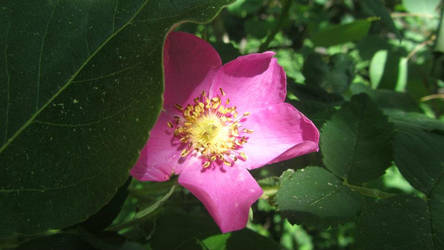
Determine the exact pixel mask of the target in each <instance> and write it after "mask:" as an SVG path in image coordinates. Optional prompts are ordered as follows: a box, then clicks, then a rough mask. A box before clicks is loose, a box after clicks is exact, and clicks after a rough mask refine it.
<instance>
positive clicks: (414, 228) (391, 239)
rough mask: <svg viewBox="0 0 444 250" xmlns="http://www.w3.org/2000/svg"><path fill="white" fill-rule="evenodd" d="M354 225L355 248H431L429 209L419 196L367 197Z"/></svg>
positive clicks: (408, 249) (402, 249)
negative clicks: (355, 229)
mask: <svg viewBox="0 0 444 250" xmlns="http://www.w3.org/2000/svg"><path fill="white" fill-rule="evenodd" d="M357 228H358V233H357V238H356V243H357V249H393V250H395V249H396V250H404V249H405V250H410V249H434V248H433V241H432V232H431V230H430V228H431V227H430V213H429V212H428V208H427V204H426V203H425V202H424V201H423V200H421V199H419V198H414V197H404V196H396V197H393V198H389V199H382V200H379V201H375V202H370V201H369V204H367V206H365V209H364V211H363V212H362V214H361V215H360V217H359V220H358V225H357ZM436 249H438V248H436Z"/></svg>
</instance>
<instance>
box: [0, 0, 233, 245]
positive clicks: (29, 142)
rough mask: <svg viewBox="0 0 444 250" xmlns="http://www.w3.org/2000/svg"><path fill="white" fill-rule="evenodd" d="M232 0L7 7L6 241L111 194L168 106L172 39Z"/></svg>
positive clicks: (2, 208)
mask: <svg viewBox="0 0 444 250" xmlns="http://www.w3.org/2000/svg"><path fill="white" fill-rule="evenodd" d="M229 2H230V0H213V1H202V0H186V1H163V0H150V1H148V0H146V1H144V0H128V1H117V0H116V1H67V0H54V1H6V2H5V1H2V3H1V4H0V23H1V24H2V25H0V28H1V30H0V32H1V33H2V34H4V35H2V39H1V40H0V47H1V48H2V51H5V55H4V56H2V58H4V60H2V61H1V63H0V67H1V69H0V90H1V92H0V100H1V101H0V103H1V104H0V117H1V118H0V119H1V122H0V162H1V170H0V171H1V172H0V221H1V222H2V223H1V226H0V238H2V237H9V236H11V234H14V233H18V234H31V233H37V232H41V231H45V230H47V229H48V228H61V227H66V226H69V225H72V224H75V223H78V222H80V221H82V220H85V219H86V218H88V216H90V215H92V214H94V213H96V212H97V211H98V210H99V209H100V208H101V207H102V206H103V205H105V204H106V203H107V202H108V201H109V200H110V199H111V198H112V197H113V195H114V193H115V192H116V190H117V189H118V187H119V186H121V185H122V184H123V182H124V181H125V180H126V179H127V177H128V169H129V168H130V167H131V166H132V165H133V164H134V162H135V160H136V159H137V157H138V151H139V150H140V149H141V148H142V146H143V145H144V143H145V142H146V139H147V137H148V133H149V130H150V128H151V126H152V125H153V123H154V122H155V120H156V118H157V115H158V113H159V111H160V107H161V93H162V89H163V87H162V46H163V40H164V37H165V36H166V33H167V32H168V31H169V30H170V28H171V27H172V26H173V25H174V24H176V23H178V22H182V21H184V20H189V21H195V22H204V21H207V20H209V19H210V18H212V17H213V16H215V15H216V14H217V12H218V11H219V10H220V9H221V7H222V6H223V5H225V4H228V3H229Z"/></svg>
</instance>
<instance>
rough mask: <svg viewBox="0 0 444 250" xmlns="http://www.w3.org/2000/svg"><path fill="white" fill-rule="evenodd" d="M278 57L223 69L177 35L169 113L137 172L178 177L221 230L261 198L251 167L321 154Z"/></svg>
mask: <svg viewBox="0 0 444 250" xmlns="http://www.w3.org/2000/svg"><path fill="white" fill-rule="evenodd" d="M273 55H274V53H273V52H264V53H260V54H250V55H246V56H241V57H238V58H237V59H235V60H233V61H231V62H229V63H227V64H225V65H222V63H221V60H220V58H219V55H218V53H217V52H216V51H215V50H214V49H213V48H212V47H211V45H210V44H208V43H207V42H205V41H203V40H201V39H200V38H198V37H196V36H194V35H191V34H187V33H182V32H174V33H171V34H170V35H169V36H168V37H167V40H166V42H165V47H164V73H165V93H164V105H163V110H162V112H161V114H160V116H159V118H158V120H157V122H156V124H155V125H154V127H153V129H152V130H151V133H150V138H149V139H148V142H147V143H146V145H145V147H144V148H143V149H142V151H141V153H140V157H139V159H138V161H137V163H136V164H135V166H134V167H133V168H132V170H131V175H132V176H134V177H135V178H136V179H138V180H140V181H166V180H168V179H169V178H170V176H171V175H172V174H177V175H179V184H180V185H182V186H184V187H185V188H187V189H188V190H190V191H191V193H193V194H194V195H195V196H196V197H197V198H198V199H199V200H200V201H201V202H202V203H203V204H204V206H205V207H206V209H207V210H208V212H209V213H210V215H211V216H212V217H213V219H214V220H215V221H216V223H217V225H218V226H219V228H220V229H221V231H222V232H224V233H225V232H230V231H234V230H239V229H242V228H244V227H245V225H246V223H247V220H248V212H249V208H250V207H251V205H252V204H253V203H254V202H255V201H256V200H257V199H258V198H259V197H260V196H261V195H262V189H261V188H260V186H259V185H258V184H257V183H256V181H255V180H254V178H253V177H252V176H251V175H250V173H249V172H248V170H251V169H255V168H259V167H262V166H264V165H266V164H269V163H274V162H278V161H283V160H286V159H290V158H293V157H296V156H300V155H303V154H307V153H310V152H313V151H317V150H318V140H319V132H318V130H317V129H316V127H315V126H314V125H313V123H312V122H311V121H310V120H309V119H307V118H306V117H305V116H304V115H303V114H302V113H300V112H299V111H298V110H296V109H295V108H294V107H293V106H292V105H290V104H287V103H284V100H285V96H286V76H285V72H284V70H283V69H282V67H281V66H279V65H278V63H277V60H276V58H273Z"/></svg>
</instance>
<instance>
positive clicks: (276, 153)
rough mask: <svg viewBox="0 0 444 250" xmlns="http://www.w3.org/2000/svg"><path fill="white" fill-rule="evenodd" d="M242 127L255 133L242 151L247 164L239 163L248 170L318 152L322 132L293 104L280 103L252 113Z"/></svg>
mask: <svg viewBox="0 0 444 250" xmlns="http://www.w3.org/2000/svg"><path fill="white" fill-rule="evenodd" d="M243 127H245V128H247V129H252V130H253V131H254V132H253V133H252V134H250V137H249V139H248V142H247V143H246V144H244V145H243V148H242V149H240V151H243V152H245V154H246V155H247V160H246V161H238V162H236V165H237V166H242V167H244V168H247V169H254V168H258V167H262V166H264V165H266V164H269V163H274V162H278V161H283V160H287V159H290V158H293V157H297V156H300V155H304V154H308V153H311V152H314V151H318V149H319V147H318V142H319V131H318V129H317V128H316V127H315V125H314V124H313V123H312V122H311V121H310V120H309V119H308V118H307V117H305V116H304V115H303V114H302V113H301V112H299V111H298V110H297V109H296V108H294V107H293V106H292V105H291V104H288V103H281V104H276V105H272V106H269V107H265V108H262V109H257V110H254V111H252V112H251V115H250V116H248V117H247V120H246V121H245V122H244V123H243Z"/></svg>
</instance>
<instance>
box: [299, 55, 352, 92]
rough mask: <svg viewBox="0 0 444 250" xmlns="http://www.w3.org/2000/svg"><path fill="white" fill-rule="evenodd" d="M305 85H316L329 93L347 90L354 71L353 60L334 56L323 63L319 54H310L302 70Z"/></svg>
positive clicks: (344, 56)
mask: <svg viewBox="0 0 444 250" xmlns="http://www.w3.org/2000/svg"><path fill="white" fill-rule="evenodd" d="M302 71H303V74H304V76H305V79H306V83H307V85H317V86H320V87H322V88H323V89H324V90H326V91H327V92H329V93H336V94H342V93H344V92H345V91H347V90H348V87H349V86H350V84H351V82H352V80H353V77H354V73H355V72H354V71H355V65H354V61H353V59H352V58H351V57H350V56H349V55H347V54H335V55H333V56H332V57H331V58H329V63H328V64H327V63H325V62H324V61H323V60H322V58H321V56H320V55H319V54H310V55H309V56H308V58H307V59H306V61H305V62H304V67H303V69H302Z"/></svg>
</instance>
